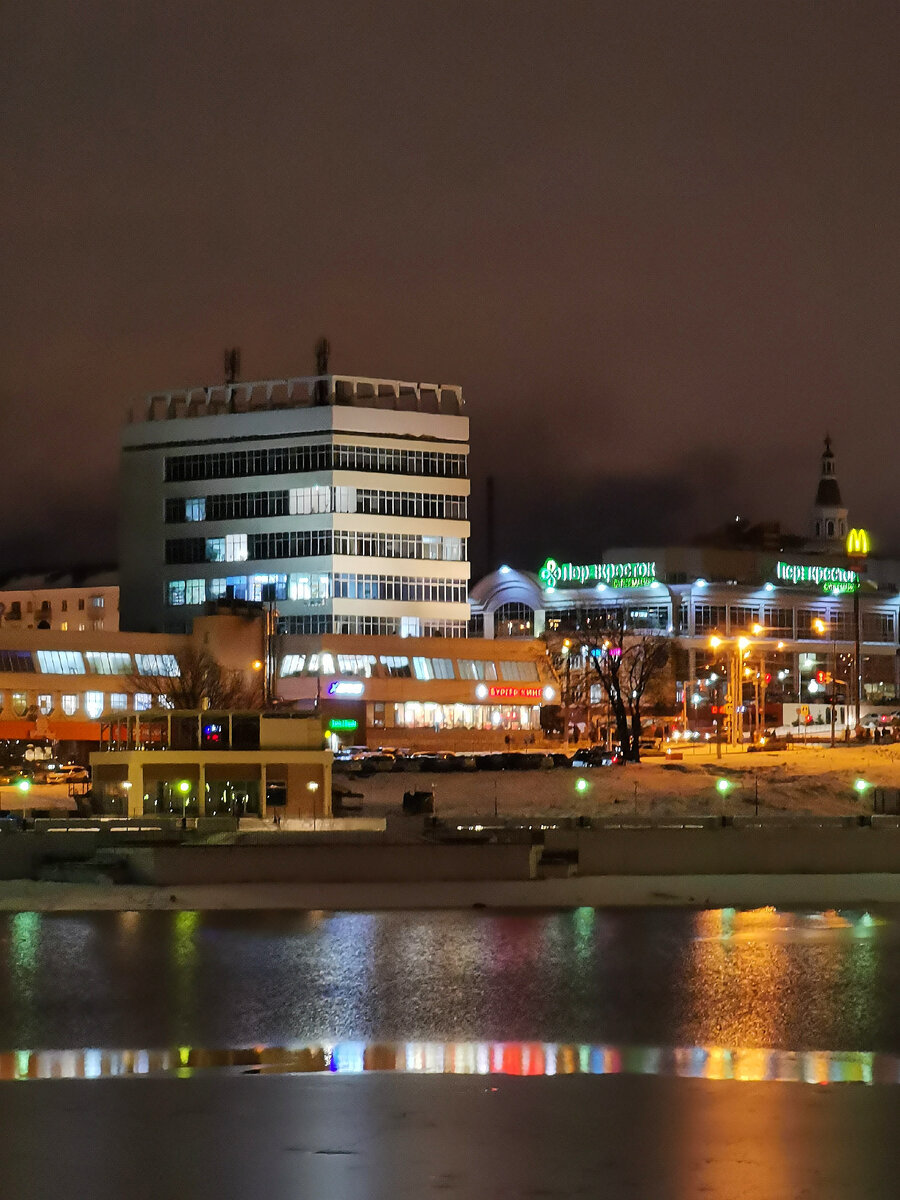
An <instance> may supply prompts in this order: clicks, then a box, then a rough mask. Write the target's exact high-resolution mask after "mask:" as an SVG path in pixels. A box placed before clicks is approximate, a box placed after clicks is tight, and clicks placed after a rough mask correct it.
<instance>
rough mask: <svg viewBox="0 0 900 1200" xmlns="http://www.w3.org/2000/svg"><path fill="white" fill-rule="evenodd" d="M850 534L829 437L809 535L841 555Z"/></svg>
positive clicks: (822, 545) (824, 547)
mask: <svg viewBox="0 0 900 1200" xmlns="http://www.w3.org/2000/svg"><path fill="white" fill-rule="evenodd" d="M849 531H850V525H849V523H848V520H847V509H846V508H845V507H844V502H843V500H842V498H841V489H840V485H839V484H838V480H837V474H836V472H835V469H834V452H833V451H832V449H831V438H830V437H828V436H827V435H826V437H825V449H824V450H823V451H822V475H821V477H820V479H819V486H818V489H817V490H816V500H815V504H814V505H813V511H812V518H811V521H810V532H811V534H812V537H813V539H814V544H815V543H818V544H819V545H820V546H821V547H822V548H823V549H826V550H827V549H832V550H834V549H837V550H838V551H839V552H840V551H842V550H843V546H844V542H845V540H846V538H847V534H848V533H849Z"/></svg>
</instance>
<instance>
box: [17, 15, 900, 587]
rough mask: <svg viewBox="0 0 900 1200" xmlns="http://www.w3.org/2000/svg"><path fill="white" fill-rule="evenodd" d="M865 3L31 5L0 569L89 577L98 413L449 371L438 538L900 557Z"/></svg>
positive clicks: (98, 463)
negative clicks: (451, 404) (818, 522)
mask: <svg viewBox="0 0 900 1200" xmlns="http://www.w3.org/2000/svg"><path fill="white" fill-rule="evenodd" d="M898 46H900V6H898V5H897V4H896V3H895V2H890V3H883V4H878V3H868V2H866V0H852V2H850V3H833V2H822V0H819V2H814V0H803V2H801V3H790V2H789V0H778V2H776V0H747V2H740V0H719V2H714V0H709V2H706V3H685V2H676V0H659V2H658V3H640V2H638V0H627V3H621V0H617V2H615V3H608V4H604V3H598V2H596V0H579V2H577V3H571V4H566V3H560V2H559V0H555V2H554V3H547V2H546V0H545V2H543V3H529V2H527V0H515V2H512V0H511V2H508V3H491V0H478V2H475V3H453V2H449V0H446V2H442V0H434V2H433V3H423V0H407V2H393V3H392V2H391V0H386V2H385V3H384V4H373V3H372V2H371V0H366V2H359V3H352V2H348V3H340V2H335V0H329V2H328V3H322V4H306V3H302V2H301V0H255V2H254V3H253V4H237V3H227V2H219V3H214V2H213V0H209V2H207V3H199V2H192V0H177V2H176V0H172V2H169V0H145V2H143V3H141V2H138V3H134V4H122V3H121V2H116V3H113V2H112V0H108V2H104V0H92V2H91V3H89V4H78V3H73V2H72V0H42V2H41V3H40V4H7V5H5V6H4V12H3V17H2V31H0V57H2V63H0V67H2V80H3V83H2V86H0V163H2V170H0V230H2V236H0V264H2V277H3V280H4V283H5V286H4V287H3V290H2V298H0V338H2V353H0V401H2V403H0V423H2V428H0V436H2V441H3V444H4V446H5V450H6V453H5V459H4V470H3V471H2V473H0V488H2V511H3V515H4V519H3V523H2V527H0V552H2V557H0V567H2V568H5V570H7V571H11V570H14V569H17V568H19V567H25V566H32V565H39V564H45V565H60V566H62V565H67V564H70V563H74V562H76V561H98V562H100V561H111V560H112V559H113V557H114V553H115V535H114V530H115V516H116V499H115V496H116V492H115V488H116V472H117V469H118V459H117V438H118V427H119V424H120V421H121V420H122V418H123V416H124V414H125V411H126V408H127V405H128V403H129V401H130V400H131V398H133V397H135V396H139V395H142V394H143V393H145V392H148V391H151V390H153V389H157V388H162V387H166V386H181V385H187V384H200V383H205V382H211V381H217V380H219V379H221V373H222V350H223V348H224V347H225V346H228V345H235V344H237V345H240V346H241V348H242V353H243V371H242V374H243V377H244V378H254V379H258V378H266V377H269V376H280V375H285V374H308V373H312V370H313V346H314V343H315V340H316V338H317V337H319V336H320V335H322V334H327V336H328V337H329V338H330V340H331V343H332V346H333V355H332V369H333V370H335V371H338V372H347V373H359V374H371V375H377V376H386V377H389V378H397V377H399V378H404V379H413V380H415V379H420V380H425V381H429V382H447V383H460V384H462V385H463V388H464V391H465V394H466V397H467V400H468V407H469V416H470V418H471V422H472V445H473V455H472V474H473V480H472V486H473V497H474V501H473V505H472V508H473V525H474V536H475V539H476V544H475V545H474V546H473V557H474V560H475V564H474V565H475V569H476V571H477V570H480V569H482V568H483V567H484V565H485V563H484V536H483V533H484V527H483V497H484V487H485V477H486V475H487V474H488V472H489V471H493V472H494V474H495V476H496V487H497V518H498V520H497V532H496V548H497V557H498V559H499V558H502V559H506V560H507V561H510V562H511V563H515V564H516V565H520V566H526V567H528V566H537V565H539V562H540V561H542V559H543V557H544V556H545V555H546V554H548V553H553V554H554V555H555V556H557V557H573V558H577V559H581V560H584V559H586V558H588V557H590V556H592V555H593V554H594V553H595V552H597V551H599V550H601V549H602V548H603V546H604V545H610V544H616V543H618V544H623V543H629V542H631V543H634V542H644V543H648V542H660V541H667V540H668V541H670V540H676V539H685V538H688V537H690V536H692V535H693V534H695V533H697V532H698V531H700V530H702V529H708V528H711V527H713V526H715V525H717V524H719V523H721V522H724V521H726V520H729V519H732V520H733V518H734V516H735V515H736V514H738V513H740V514H742V515H745V516H747V517H749V518H752V519H781V520H782V521H783V522H784V523H786V524H788V525H790V526H797V525H799V524H801V523H803V522H805V520H806V515H807V509H808V507H809V505H810V503H811V501H812V496H813V493H814V489H815V483H816V479H817V475H818V456H819V453H820V449H821V439H822V436H823V434H824V433H825V431H826V429H828V430H830V432H831V434H832V436H833V438H834V441H835V450H836V453H837V456H838V457H837V462H838V472H839V479H840V482H841V485H842V487H843V490H844V499H845V501H846V502H847V503H848V504H849V506H850V515H851V520H855V522H856V523H860V522H865V523H867V524H869V525H870V527H872V528H873V529H874V531H875V532H876V534H878V535H880V541H881V544H882V546H883V547H885V546H887V545H891V546H896V545H898V544H900V516H898V503H897V500H896V495H897V487H896V483H895V480H896V470H897V467H896V448H897V445H898V434H900V405H898V404H897V398H896V393H897V381H898V378H900V338H898V335H897V330H898V324H900V322H898V316H900V313H898V307H900V304H898V301H900V286H898V279H900V272H898V215H897V196H898V185H900V137H898V132H900V131H898V124H900V74H898V71H897V60H898Z"/></svg>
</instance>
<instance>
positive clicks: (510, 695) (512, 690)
mask: <svg viewBox="0 0 900 1200" xmlns="http://www.w3.org/2000/svg"><path fill="white" fill-rule="evenodd" d="M543 692H544V689H543V688H542V687H541V685H540V684H535V685H534V686H532V687H507V686H506V685H504V684H499V683H495V684H492V685H491V686H490V687H489V688H488V697H489V699H491V700H520V701H521V700H531V701H532V702H533V703H536V702H537V701H540V700H542V699H543Z"/></svg>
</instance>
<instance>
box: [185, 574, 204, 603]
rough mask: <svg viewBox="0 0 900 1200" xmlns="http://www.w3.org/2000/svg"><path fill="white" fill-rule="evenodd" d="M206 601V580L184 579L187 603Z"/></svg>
mask: <svg viewBox="0 0 900 1200" xmlns="http://www.w3.org/2000/svg"><path fill="white" fill-rule="evenodd" d="M205 601H206V580H205V579H186V580H185V581H184V602H185V604H203V603H204V602H205Z"/></svg>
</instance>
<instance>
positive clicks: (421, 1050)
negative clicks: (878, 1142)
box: [0, 1042, 900, 1085]
mask: <svg viewBox="0 0 900 1200" xmlns="http://www.w3.org/2000/svg"><path fill="white" fill-rule="evenodd" d="M211 1069H225V1070H242V1071H247V1070H250V1071H260V1072H264V1073H287V1074H295V1073H299V1074H308V1073H323V1074H324V1073H329V1074H335V1075H363V1074H368V1073H371V1072H373V1071H394V1072H399V1073H401V1074H411V1075H517V1076H538V1075H660V1076H668V1077H677V1078H683V1079H711V1080H729V1081H733V1082H738V1083H809V1084H816V1085H822V1084H834V1083H860V1084H872V1083H880V1084H900V1057H898V1056H896V1055H891V1054H875V1053H871V1052H869V1051H852V1050H848V1051H841V1050H802V1051H798V1050H766V1049H759V1048H757V1047H729V1046H675V1047H671V1046H611V1045H590V1044H584V1043H557V1042H320V1043H311V1044H306V1045H294V1046H252V1047H247V1048H245V1049H240V1050H233V1049H232V1050H200V1049H196V1048H191V1047H186V1046H182V1047H176V1048H172V1049H168V1050H99V1049H86V1050H14V1051H7V1052H5V1053H0V1079H6V1080H16V1079H19V1080H24V1079H99V1078H106V1077H113V1076H116V1077H121V1076H142V1075H156V1074H160V1073H163V1074H165V1073H173V1074H177V1075H179V1076H187V1075H190V1074H191V1073H192V1071H194V1070H211Z"/></svg>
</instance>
